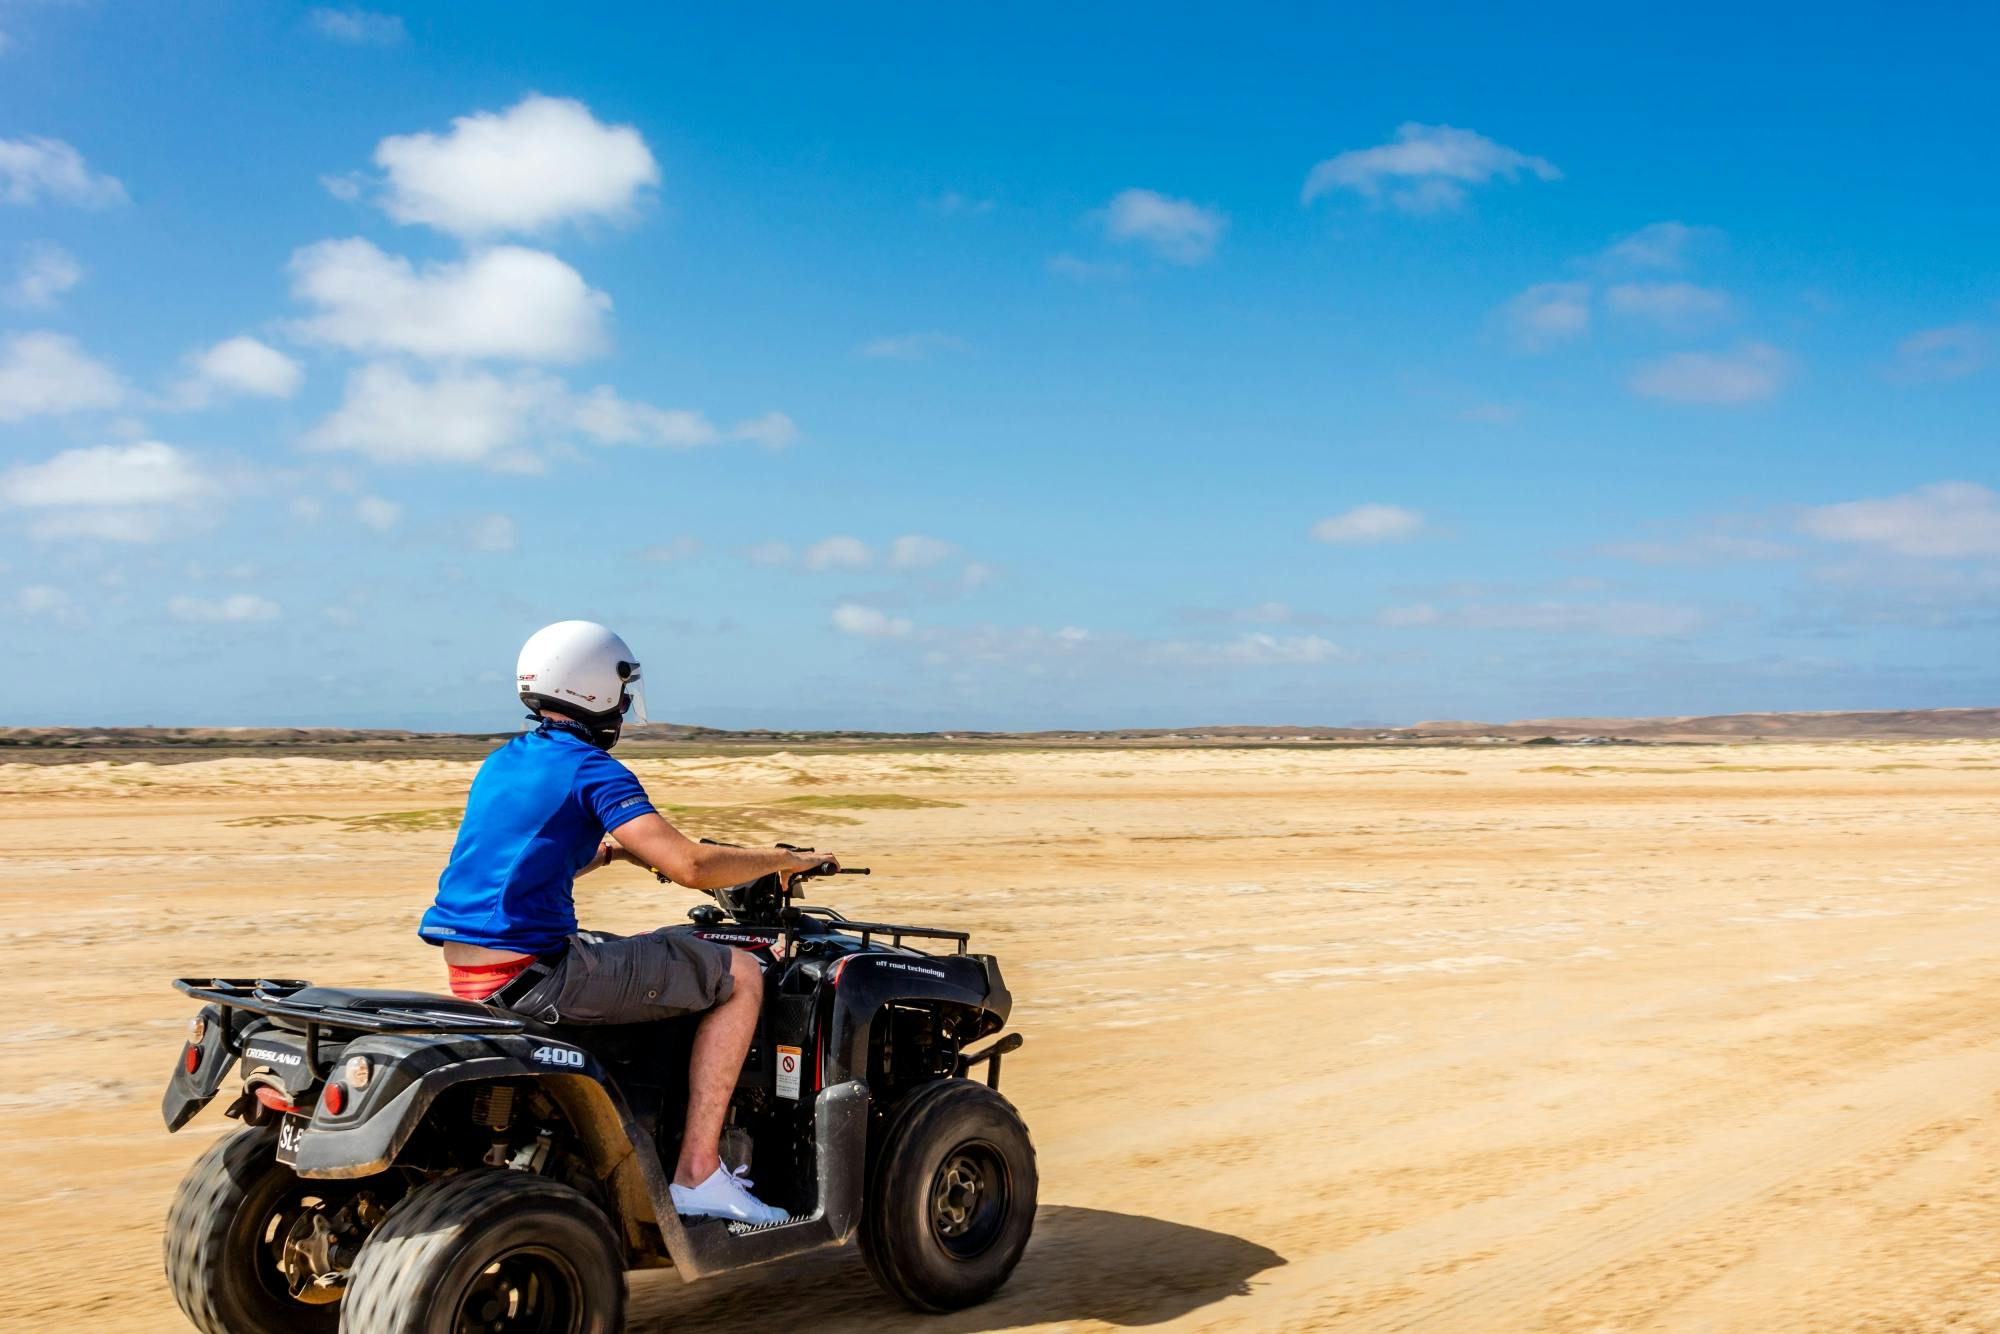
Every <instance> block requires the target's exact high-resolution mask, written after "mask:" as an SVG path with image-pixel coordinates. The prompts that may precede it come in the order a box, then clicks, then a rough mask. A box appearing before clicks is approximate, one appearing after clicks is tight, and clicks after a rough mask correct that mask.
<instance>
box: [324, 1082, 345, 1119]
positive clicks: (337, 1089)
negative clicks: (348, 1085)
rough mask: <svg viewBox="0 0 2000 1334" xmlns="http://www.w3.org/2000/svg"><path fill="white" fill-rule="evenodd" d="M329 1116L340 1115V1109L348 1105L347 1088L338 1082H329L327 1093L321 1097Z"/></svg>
mask: <svg viewBox="0 0 2000 1334" xmlns="http://www.w3.org/2000/svg"><path fill="white" fill-rule="evenodd" d="M320 1102H321V1104H322V1105H323V1106H325V1108H326V1114H327V1115H328V1116H339V1115H340V1109H341V1108H342V1107H345V1106H346V1105H347V1090H346V1089H344V1088H342V1087H341V1086H340V1085H338V1084H328V1085H327V1086H326V1095H325V1096H324V1097H322V1098H321V1099H320Z"/></svg>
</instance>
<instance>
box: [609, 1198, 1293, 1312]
mask: <svg viewBox="0 0 2000 1334" xmlns="http://www.w3.org/2000/svg"><path fill="white" fill-rule="evenodd" d="M1283 1263H1285V1260H1284V1257H1283V1256H1281V1255H1279V1254H1277V1253H1276V1252H1275V1251H1271V1250H1268V1249H1266V1248H1265V1247H1262V1246H1258V1245H1256V1244H1254V1243H1252V1242H1248V1241H1244V1240H1243V1239H1242V1238H1241V1237H1232V1236H1230V1235H1228V1234H1227V1233H1223V1232H1210V1231H1207V1230H1206V1229H1203V1228H1198V1227H1188V1226H1186V1225H1184V1224H1181V1223H1167V1222H1162V1221H1161V1220H1159V1219H1157V1218H1140V1217H1137V1216H1136V1215H1133V1214H1114V1213H1108V1212H1106V1211H1105V1210H1102V1209H1077V1208H1072V1207H1070V1206H1068V1205H1060V1204H1058V1205H1046V1206H1044V1207H1043V1208H1042V1210H1041V1212H1040V1213H1039V1214H1038V1215H1037V1217H1036V1219H1035V1235H1034V1239H1033V1240H1032V1241H1030V1242H1029V1243H1028V1252H1027V1254H1026V1255H1025V1256H1023V1257H1022V1258H1021V1267H1020V1268H1019V1269H1016V1270H1015V1271H1014V1277H1013V1278H1012V1279H1010V1280H1009V1281H1008V1283H1007V1286H1006V1287H1004V1288H1002V1289H1001V1290H1000V1292H999V1294H998V1295H997V1296H995V1297H994V1298H993V1300H991V1301H989V1302H987V1303H986V1304H985V1305H983V1306H977V1307H974V1308H973V1309H972V1310H970V1311H960V1312H958V1313H957V1314H956V1315H948V1316H935V1315H918V1314H916V1313H914V1312H912V1311H911V1310H909V1308H907V1307H905V1306H904V1305H903V1304H902V1303H901V1302H899V1301H897V1300H896V1299H895V1298H894V1297H891V1296H889V1295H888V1294H887V1293H885V1292H883V1291H882V1290H881V1289H880V1288H877V1287H876V1286H875V1281H874V1280H873V1279H871V1278H869V1277H868V1271H867V1269H865V1268H864V1267H863V1266H862V1263H861V1256H860V1253H859V1252H858V1251H857V1250H856V1249H855V1247H853V1246H852V1245H849V1246H844V1247H841V1248H840V1249H838V1250H832V1251H823V1252H820V1253H819V1254H816V1255H809V1256H803V1257H801V1258H799V1259H797V1260H792V1261H788V1262H785V1263H781V1264H774V1265H767V1266H765V1267H763V1268H761V1269H750V1270H746V1271H744V1272H743V1273H740V1274H731V1275H728V1276H727V1277H724V1278H717V1279H709V1280H707V1281H706V1282H702V1283H682V1282H680V1281H679V1280H678V1279H676V1278H675V1277H674V1275H673V1273H672V1272H671V1271H657V1270H655V1271H648V1272H644V1273H637V1274H634V1275H632V1276H631V1290H632V1302H631V1313H630V1315H629V1317H628V1319H627V1323H626V1329H627V1330H629V1331H631V1334H666V1331H668V1330H672V1331H673V1332H674V1334H696V1331H701V1330H741V1329H750V1328H755V1327H757V1326H760V1325H775V1326H779V1327H783V1326H787V1325H790V1326H794V1327H805V1328H810V1329H812V1330H814V1331H815V1334H818V1332H819V1331H840V1330H866V1331H869V1332H870V1334H881V1331H885V1330H897V1329H922V1330H925V1331H927V1334H974V1331H979V1330H994V1329H1006V1328H1008V1327H1010V1326H1014V1325H1032V1324H1041V1323H1045V1322H1050V1321H1060V1320H1097V1321H1104V1322H1106V1323H1108V1324H1113V1325H1128V1326H1130V1325H1155V1324H1159V1323H1160V1322H1162V1321H1166V1320H1172V1319H1174V1318H1175V1317H1176V1316H1182V1315H1186V1314H1187V1313H1188V1312H1190V1311H1194V1310H1198V1309H1199V1308H1201V1307H1203V1306H1207V1305H1208V1304H1209V1303H1211V1302H1219V1301H1221V1300H1222V1299H1223V1298H1225V1297H1236V1296H1241V1295H1243V1294H1245V1293H1248V1292H1249V1291H1250V1280H1251V1279H1252V1278H1253V1277H1255V1276H1256V1275H1257V1274H1260V1273H1262V1272H1263V1271H1264V1270H1266V1269H1271V1268H1274V1267H1276V1266H1278V1265H1281V1264H1283Z"/></svg>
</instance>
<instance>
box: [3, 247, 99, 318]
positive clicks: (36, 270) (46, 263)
mask: <svg viewBox="0 0 2000 1334" xmlns="http://www.w3.org/2000/svg"><path fill="white" fill-rule="evenodd" d="M82 281H83V265H81V264H79V263H77V262H76V256H75V255H72V254H70V253H69V251H67V250H64V249H63V248H62V247H61V246H59V245H54V244H51V243H50V242H47V241H37V242H35V243H33V244H31V245H29V246H27V247H25V248H24V249H23V251H22V254H21V267H20V268H19V269H17V270H15V273H14V281H13V282H12V283H10V284H8V286H7V289H6V291H5V293H4V297H5V300H6V302H7V304H8V305H10V306H18V307H20V308H21V309H23V310H47V309H48V308H49V307H51V306H53V305H55V303H56V298H57V297H59V296H61V295H62V294H63V293H64V292H67V291H68V290H69V289H70V288H72V287H74V286H76V285H77V284H78V283H80V282H82Z"/></svg>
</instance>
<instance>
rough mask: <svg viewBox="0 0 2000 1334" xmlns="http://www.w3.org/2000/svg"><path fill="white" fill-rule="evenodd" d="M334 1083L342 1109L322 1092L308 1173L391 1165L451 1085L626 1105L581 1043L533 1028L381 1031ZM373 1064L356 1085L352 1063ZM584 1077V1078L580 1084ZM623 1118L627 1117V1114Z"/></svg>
mask: <svg viewBox="0 0 2000 1334" xmlns="http://www.w3.org/2000/svg"><path fill="white" fill-rule="evenodd" d="M340 1055H341V1060H340V1064H339V1065H337V1066H335V1068H334V1069H333V1070H332V1071H331V1072H330V1073H329V1075H328V1079H329V1081H330V1082H334V1083H339V1084H341V1085H342V1086H343V1089H344V1091H345V1093H346V1097H345V1099H344V1100H343V1106H342V1107H341V1109H340V1113H339V1114H338V1115H335V1114H333V1113H331V1112H329V1111H327V1108H326V1100H325V1099H324V1098H321V1099H320V1100H319V1102H318V1104H317V1105H316V1106H315V1107H314V1108H313V1111H312V1119H311V1123H310V1124H309V1125H308V1126H307V1133H306V1134H305V1135H304V1136H303V1137H302V1138H301V1140H300V1142H299V1153H298V1167H297V1170H298V1174H299V1175H300V1176H302V1177H326V1178H345V1177H363V1176H373V1175H374V1174H375V1173H377V1172H382V1171H386V1170H387V1169H388V1167H389V1165H390V1164H391V1163H393V1162H394V1161H395V1160H396V1155H397V1154H399V1153H400V1152H402V1149H403V1146H404V1145H405V1144H407V1143H408V1142H409V1139H410V1136H411V1135H412V1134H413V1133H415V1131H416V1129H417V1127H418V1126H420V1125H422V1124H423V1121H424V1117H425V1115H426V1114H427V1113H428V1112H429V1111H430V1108H431V1104H433V1103H434V1102H436V1101H437V1099H438V1096H439V1095H440V1094H442V1093H443V1092H444V1091H445V1090H446V1089H449V1088H454V1087H456V1086H458V1085H460V1084H466V1083H472V1082H475V1081H482V1080H496V1079H531V1080H534V1081H535V1082H536V1083H537V1084H540V1085H542V1086H544V1087H546V1088H548V1089H549V1090H550V1092H551V1094H552V1095H553V1096H555V1098H556V1101H557V1102H558V1103H559V1104H561V1105H562V1106H563V1108H564V1110H565V1111H568V1110H569V1103H570V1102H572V1101H574V1100H576V1099H577V1098H579V1097H582V1098H585V1099H591V1098H602V1099H603V1100H604V1101H605V1102H606V1103H607V1104H609V1105H610V1107H611V1108H612V1109H613V1111H614V1112H621V1113H622V1112H623V1111H624V1106H623V1104H624V1100H623V1098H622V1096H621V1095H620V1094H619V1092H618V1086H617V1084H616V1083H615V1082H614V1081H613V1080H612V1078H611V1076H610V1074H609V1073H608V1072H607V1071H606V1070H605V1069H604V1067H603V1065H602V1064H601V1063H600V1062H599V1061H598V1059H597V1058H596V1057H595V1056H593V1055H591V1053H589V1052H587V1051H585V1050H584V1049H583V1048H581V1047H576V1046H572V1045H570V1044H569V1043H566V1042H562V1041H560V1040H553V1039H551V1038H549V1037H547V1036H544V1035H538V1034H531V1033H509V1034H501V1035H493V1036H479V1037H465V1036H458V1035H449V1036H446V1035H435V1036H433V1035H429V1034H420V1033H378V1034H369V1035H366V1036H363V1037H358V1038H355V1039H353V1040H352V1041H350V1042H348V1043H347V1045H346V1047H345V1049H344V1050H343V1051H342V1052H341V1054H340ZM357 1057H359V1058H361V1059H364V1060H366V1061H367V1062H368V1068H369V1075H368V1082H367V1085H366V1087H364V1088H358V1089H357V1088H355V1087H354V1084H353V1081H352V1080H350V1079H348V1078H347V1076H346V1069H345V1067H346V1065H347V1064H348V1063H349V1062H351V1061H353V1060H354V1059H355V1058H357ZM579 1081H580V1083H579ZM617 1119H619V1120H623V1119H624V1118H623V1116H622V1115H620V1116H619V1117H618V1118H617Z"/></svg>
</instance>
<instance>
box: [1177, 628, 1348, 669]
mask: <svg viewBox="0 0 2000 1334" xmlns="http://www.w3.org/2000/svg"><path fill="white" fill-rule="evenodd" d="M1144 656H1146V657H1149V658H1153V659H1157V660H1162V661H1167V662H1179V663H1188V664H1192V665H1196V666H1218V667H1305V666H1313V665H1316V664H1319V663H1327V662H1338V661H1340V660H1342V659H1343V658H1348V657H1351V656H1352V655H1351V654H1350V653H1349V652H1348V651H1347V650H1346V649H1344V648H1342V647H1341V646H1340V645H1338V644H1336V643H1334V642H1333V641H1332V640H1329V639H1322V638H1321V637H1320V636H1318V635H1271V634H1262V633H1253V634H1245V635H1240V636H1238V637H1237V638H1235V639H1232V640H1229V641H1227V642H1226V643H1221V644H1206V643H1190V642H1186V641H1182V640H1171V641H1168V642H1166V643H1163V644H1159V645H1155V646H1153V647H1152V648H1151V649H1149V650H1147V651H1146V652H1145V654H1144Z"/></svg>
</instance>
